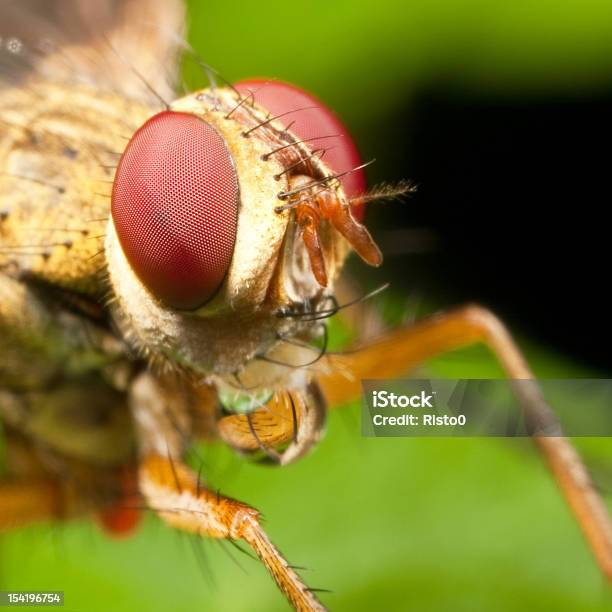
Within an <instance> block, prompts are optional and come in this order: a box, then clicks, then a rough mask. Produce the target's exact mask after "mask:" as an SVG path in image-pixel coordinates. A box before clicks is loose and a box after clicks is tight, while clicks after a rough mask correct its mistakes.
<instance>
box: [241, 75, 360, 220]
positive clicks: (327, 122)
mask: <svg viewBox="0 0 612 612" xmlns="http://www.w3.org/2000/svg"><path fill="white" fill-rule="evenodd" d="M236 89H238V91H239V92H240V93H241V94H242V95H247V94H248V93H249V92H250V91H251V92H253V95H254V97H255V102H257V104H259V105H261V106H263V107H264V108H266V109H267V110H268V111H270V112H271V113H272V114H273V115H280V114H282V113H286V112H287V111H292V110H297V109H305V110H299V111H298V112H295V113H290V114H288V115H286V116H285V117H282V119H281V121H283V122H284V123H285V125H289V124H290V123H292V122H294V123H293V125H292V126H291V131H292V132H293V133H294V134H296V135H297V136H298V137H299V138H300V139H302V140H305V139H310V138H314V137H316V136H330V135H338V136H339V138H321V139H320V140H317V139H315V140H312V141H309V142H308V143H307V144H308V146H309V148H310V149H311V150H313V151H314V150H316V149H327V151H326V153H325V157H324V158H323V161H324V162H325V163H326V164H327V165H328V166H329V167H330V168H331V170H333V171H334V172H336V173H341V172H346V171H347V170H351V169H352V168H356V167H357V166H360V165H361V163H362V162H361V158H360V156H359V152H358V151H357V147H356V146H355V143H354V142H353V139H352V138H351V136H350V134H349V132H348V130H347V129H346V127H344V125H343V124H342V123H341V122H340V120H339V119H338V117H336V115H334V113H333V112H332V111H331V110H330V109H329V108H327V106H325V105H324V104H323V103H322V102H321V101H320V100H317V98H315V97H314V96H313V95H311V94H309V93H307V92H305V91H303V90H302V89H299V88H297V87H295V86H293V85H290V84H289V83H283V82H279V81H266V80H265V79H249V80H247V81H240V82H239V83H238V84H237V85H236ZM313 106H314V107H315V108H306V107H313ZM340 180H341V181H342V185H343V187H344V190H345V191H346V194H347V196H348V197H349V198H353V197H357V196H360V195H362V194H363V193H364V192H365V190H366V180H365V172H364V171H363V170H357V171H356V172H351V173H350V174H347V175H346V176H343V177H342V178H341V179H340ZM363 212H364V211H363V206H355V207H353V214H354V215H355V217H356V218H357V219H358V220H359V221H361V219H362V218H363Z"/></svg>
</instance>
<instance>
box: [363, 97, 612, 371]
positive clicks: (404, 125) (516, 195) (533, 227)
mask: <svg viewBox="0 0 612 612" xmlns="http://www.w3.org/2000/svg"><path fill="white" fill-rule="evenodd" d="M611 109H612V89H611V90H609V91H608V92H605V93H602V94H598V95H597V96H592V95H589V96H588V97H586V96H585V97H542V96H541V95H540V96H538V97H537V98H533V99H528V98H527V99H526V98H525V97H521V98H520V99H517V100H508V99H507V98H505V99H496V98H491V97H490V98H487V97H477V96H474V95H467V94H466V95H461V94H457V93H453V92H449V91H447V90H445V89H444V88H441V87H439V88H430V89H429V90H427V91H424V92H422V93H420V94H419V95H418V96H417V98H416V100H411V101H410V104H409V106H408V105H407V108H406V110H405V113H400V115H399V116H400V117H402V116H403V117H405V116H409V117H410V121H409V122H407V121H403V120H401V119H399V120H398V118H397V115H396V116H395V117H391V116H389V117H386V118H385V121H384V122H382V123H380V124H379V125H378V130H377V135H378V137H379V138H380V140H379V141H378V143H375V142H368V141H366V142H364V143H363V144H364V145H365V147H364V148H366V147H367V150H375V156H376V157H377V161H378V162H379V163H377V164H375V165H374V166H373V167H372V169H371V172H370V178H371V180H372V181H373V182H377V181H382V180H387V179H390V178H391V179H394V180H399V179H401V178H406V177H409V178H411V179H412V180H414V181H415V182H416V183H417V184H418V191H417V193H416V194H415V195H414V196H412V197H410V198H409V200H407V201H406V202H405V203H403V204H393V203H391V204H385V205H380V206H379V205H377V204H373V205H372V206H377V210H376V211H370V213H369V215H368V223H369V224H370V225H371V227H372V228H373V230H374V232H375V233H376V234H377V236H379V237H380V241H381V243H382V244H381V246H382V249H383V252H386V253H387V259H386V270H387V272H390V273H391V274H392V281H393V284H394V286H395V287H396V288H397V287H400V286H403V287H405V288H406V289H407V290H409V291H412V290H415V289H416V290H418V291H421V292H422V293H423V294H424V295H426V296H427V295H431V294H434V295H436V296H443V298H444V301H445V302H446V301H450V302H464V301H478V302H481V303H483V304H486V305H488V306H490V307H491V308H493V309H494V310H495V311H496V312H497V313H498V314H500V315H501V316H502V317H503V318H504V319H506V320H507V321H509V322H510V323H511V324H512V326H513V327H515V328H518V329H519V330H520V331H521V332H524V333H526V334H528V335H529V336H530V337H532V338H535V339H538V340H539V341H541V342H543V343H546V344H548V345H550V346H552V347H553V348H555V349H558V350H559V351H562V352H564V353H566V354H570V355H572V356H574V358H576V357H577V358H578V359H581V360H582V361H584V362H585V363H587V364H589V365H592V366H595V367H598V368H602V369H607V370H610V369H612V353H611V351H610V345H611V343H612V322H611V321H610V320H609V314H610V312H611V310H612V309H611V304H612V300H611V298H610V294H609V292H608V278H609V274H610V272H609V252H610V248H609V244H610V226H609V221H608V206H609V201H610V195H609V192H610V172H609V164H610V159H609V157H610V152H609V143H610V142H611V141H610V136H611V135H612V133H611V129H610V111H611ZM381 140H382V141H383V142H386V143H388V146H386V147H384V148H382V149H381V147H380V141H381ZM383 171H384V175H383ZM417 228H421V229H423V228H424V229H426V230H428V231H426V232H421V231H420V230H419V229H417ZM415 229H417V231H415ZM430 234H431V235H430ZM393 253H395V254H393Z"/></svg>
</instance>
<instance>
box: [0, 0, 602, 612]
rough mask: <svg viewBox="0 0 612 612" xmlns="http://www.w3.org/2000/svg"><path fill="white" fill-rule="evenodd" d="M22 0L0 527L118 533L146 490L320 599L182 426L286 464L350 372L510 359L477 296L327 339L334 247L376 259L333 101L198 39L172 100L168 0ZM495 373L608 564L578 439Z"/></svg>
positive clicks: (8, 241)
mask: <svg viewBox="0 0 612 612" xmlns="http://www.w3.org/2000/svg"><path fill="white" fill-rule="evenodd" d="M38 10H39V12H38V13H37V15H38V17H37V18H36V19H33V18H32V12H30V10H28V8H27V7H24V4H23V3H21V4H19V5H17V3H14V4H13V3H9V4H8V5H7V6H3V8H2V11H3V13H5V14H4V15H3V17H4V19H3V21H2V23H3V28H4V29H3V31H2V33H1V35H2V45H3V53H2V64H1V67H0V70H1V75H2V76H1V78H2V89H1V90H0V129H1V130H2V132H1V133H2V137H1V139H0V164H1V168H2V170H1V173H0V198H1V199H0V418H1V420H2V423H3V429H4V436H5V440H6V442H5V443H6V447H7V448H6V454H7V466H8V470H9V473H8V476H7V478H6V480H5V481H4V482H1V483H0V529H9V528H13V527H18V526H20V525H24V524H28V523H32V522H36V521H40V520H66V519H70V518H72V517H80V516H84V515H92V516H95V517H96V518H97V520H98V521H99V522H100V523H101V524H102V525H103V526H105V528H106V529H108V530H109V531H111V532H121V531H126V530H129V529H130V527H131V526H133V525H134V524H135V522H136V521H137V520H138V516H139V510H140V507H141V506H146V507H147V508H149V509H150V510H151V511H153V512H155V513H156V514H158V515H159V516H160V517H161V519H162V520H163V521H164V522H166V523H167V524H168V525H170V526H171V527H173V528H175V529H178V530H183V531H188V532H192V533H196V534H198V535H201V536H202V537H210V538H221V539H227V540H231V541H234V540H242V541H244V542H246V543H247V544H248V545H249V546H250V547H251V548H252V549H253V551H254V552H255V554H256V555H257V556H258V557H259V559H260V560H261V561H262V562H263V563H264V564H265V566H266V567H267V569H268V570H269V572H270V574H271V576H272V578H273V579H274V581H275V582H276V584H277V585H278V587H279V588H280V590H281V591H282V592H283V594H284V595H285V596H286V598H287V599H288V601H289V602H290V603H291V605H293V606H294V607H295V608H296V609H298V610H322V609H324V607H323V604H322V603H321V602H320V601H319V598H318V596H317V594H316V592H315V590H314V589H310V588H308V587H307V586H306V584H305V583H304V581H303V580H302V578H301V577H300V575H299V574H298V571H297V570H296V569H295V568H294V567H293V566H291V565H290V564H289V563H288V562H287V560H285V558H284V557H283V556H282V554H281V553H280V552H279V550H278V549H277V548H276V547H275V546H274V544H273V543H272V542H271V541H270V539H269V538H268V536H267V534H266V532H265V531H264V529H263V527H262V525H261V522H260V520H259V513H258V512H257V511H256V510H255V509H254V508H252V507H250V506H248V505H247V504H245V503H242V502H239V501H236V500H234V499H231V498H229V497H226V496H224V495H222V494H221V493H220V492H219V491H216V490H214V489H209V488H208V487H207V484H206V480H205V476H206V474H202V473H200V474H198V473H197V472H195V471H193V470H192V469H191V468H189V467H188V465H187V464H186V463H185V461H184V457H185V454H186V452H187V450H188V448H189V447H190V445H191V444H192V443H193V441H195V440H209V439H219V438H220V439H222V440H223V441H224V442H225V443H227V444H228V445H229V446H230V447H232V448H233V449H235V450H237V451H238V452H240V453H242V454H244V455H253V456H256V457H260V458H263V459H265V460H266V461H267V462H270V463H275V464H278V465H286V464H289V463H291V462H293V461H296V460H298V459H300V458H301V457H303V456H304V455H305V454H306V453H307V452H308V451H309V450H310V449H311V448H312V447H313V446H314V445H315V444H316V443H317V442H318V441H319V439H320V437H321V434H322V432H323V428H324V424H325V415H326V411H327V409H328V407H333V406H336V405H341V404H343V403H345V402H346V401H347V400H349V399H351V398H354V397H357V396H358V395H359V393H360V380H361V379H362V378H384V377H392V376H398V375H400V374H402V373H403V372H407V371H409V370H410V369H411V368H413V367H415V366H416V365H418V364H419V363H421V362H423V361H425V360H426V359H428V358H429V357H431V356H433V355H435V354H437V353H440V352H443V351H447V350H451V349H453V348H456V347H459V346H463V345H466V344H470V343H474V342H483V343H485V344H486V345H487V346H488V347H489V348H490V349H491V350H492V351H493V353H494V354H495V355H496V356H497V358H498V359H499V361H500V363H501V364H502V366H503V367H504V369H505V371H506V373H507V374H508V376H509V377H510V378H513V379H527V380H531V379H533V376H532V374H531V371H530V370H529V368H528V366H527V364H526V363H525V360H524V359H523V358H522V356H521V353H520V352H519V350H518V348H517V347H516V345H515V344H514V342H513V340H512V338H511V337H510V335H509V334H508V332H507V331H506V329H505V328H504V326H503V325H502V324H501V323H500V322H499V320H498V319H497V318H496V317H495V316H494V315H492V314H491V313H490V312H488V311H486V310H484V309H482V308H479V307H476V306H468V307H464V308H460V309H457V310H453V311H449V312H445V313H440V314H439V315H436V316H433V317H430V318H428V319H426V320H423V321H421V322H419V323H416V324H413V325H411V326H409V327H404V328H401V329H398V330H394V331H392V332H389V333H387V334H386V335H384V336H383V337H381V338H380V339H379V340H378V341H376V342H374V343H372V344H371V345H369V346H365V347H361V348H360V349H359V350H352V351H350V352H347V353H344V354H342V353H334V354H331V353H326V351H325V344H326V342H325V341H326V333H327V332H326V326H325V322H326V319H327V318H328V317H329V316H331V315H333V314H335V313H337V312H338V311H339V310H341V308H342V306H343V305H342V304H339V302H338V300H337V298H335V294H334V287H335V284H336V281H337V279H338V277H339V275H340V272H341V269H342V266H343V263H344V260H345V258H346V257H347V256H348V255H349V253H350V252H351V251H355V252H356V253H357V255H358V256H360V257H361V258H362V259H363V260H364V261H365V262H366V263H368V264H370V265H372V266H379V265H380V264H381V263H382V254H381V252H380V250H379V249H378V247H377V246H376V243H375V242H374V240H373V238H372V237H371V235H370V234H369V232H368V230H367V229H366V227H365V226H364V225H363V223H362V221H363V209H364V206H365V205H366V203H367V201H369V200H372V199H376V198H377V197H379V196H388V195H389V192H388V191H384V192H383V193H381V194H377V193H376V192H372V193H368V192H367V191H366V185H365V175H364V171H363V167H364V164H363V162H362V160H361V159H360V157H359V154H358V152H357V149H356V147H355V145H354V144H353V141H352V139H351V136H350V134H349V133H348V131H347V130H346V128H345V127H344V126H343V125H342V123H341V122H340V121H339V119H337V118H336V116H335V115H334V114H333V113H332V112H331V111H330V110H329V109H328V108H327V107H326V106H325V105H324V104H323V103H322V102H320V101H319V100H318V99H316V98H315V97H313V96H312V95H311V94H309V93H307V92H305V91H303V90H301V89H299V88H298V87H295V86H293V85H289V84H286V83H283V82H280V81H275V80H266V79H255V80H249V81H242V82H239V83H235V84H229V83H226V82H225V81H224V80H223V79H221V78H220V77H219V76H218V75H217V74H216V73H215V72H214V71H212V70H211V69H210V68H209V67H208V66H207V65H205V64H204V63H203V62H201V61H200V60H199V59H198V58H197V57H195V58H194V61H196V62H198V63H200V64H201V66H202V68H203V70H204V71H205V72H206V73H207V74H208V75H209V76H210V78H211V86H210V87H209V88H207V89H204V90H200V91H196V92H193V93H190V94H187V95H185V96H183V97H175V94H174V83H175V81H176V80H177V75H178V57H179V54H180V53H185V54H191V51H190V50H189V48H188V47H187V46H186V45H184V44H183V43H182V42H181V40H182V39H181V33H182V28H183V26H182V20H183V8H182V6H181V4H180V2H175V1H170V2H168V1H167V2H159V1H157V0H146V1H144V2H134V1H127V2H123V3H119V2H115V3H113V2H109V3H99V5H98V6H96V7H95V8H94V7H91V6H86V5H85V4H84V3H82V2H78V1H76V0H75V1H74V2H70V0H67V1H65V2H52V3H48V4H47V5H46V6H45V7H44V8H43V7H42V6H38ZM141 14H146V15H147V16H148V17H147V20H146V22H143V20H142V19H141V18H140V17H139V15H141ZM62 16H66V19H65V21H64V22H62V21H61V18H62ZM67 16H70V19H68V17H67ZM60 22H61V23H62V27H61V31H60V29H59V26H58V23H60ZM101 66H103V67H104V69H102V70H101ZM160 67H162V68H163V69H160ZM401 190H402V188H401V187H400V189H399V191H401ZM315 340H316V341H319V343H320V344H322V347H323V348H320V347H317V346H315V345H314V344H313V341H315ZM516 394H517V399H518V402H519V403H520V406H521V407H522V410H523V411H524V413H525V415H526V416H527V418H528V421H529V422H530V423H531V426H532V431H533V433H534V440H535V442H536V444H537V446H538V448H539V449H540V451H541V452H542V454H543V456H544V457H545V459H546V461H547V462H548V464H549V466H550V469H551V471H552V473H553V475H554V477H555V479H556V480H557V482H558V484H559V486H560V489H561V491H562V493H563V494H564V495H565V497H566V499H567V501H568V503H569V505H570V507H571V508H572V510H573V511H574V513H575V515H576V518H577V520H578V521H579V523H580V524H581V526H582V528H583V531H584V533H585V536H586V538H587V540H588V541H589V543H590V545H591V547H592V549H593V551H594V553H595V556H596V558H597V560H598V562H599V564H600V565H601V567H602V570H603V571H604V573H605V574H606V575H607V576H612V556H611V554H612V549H611V547H612V530H611V529H610V525H609V521H608V516H607V512H606V510H605V507H604V505H603V503H602V502H601V500H600V498H599V496H598V494H597V492H596V491H595V489H594V488H593V487H592V486H591V484H590V480H589V477H588V474H587V473H586V470H585V469H584V467H583V465H582V463H581V460H580V458H579V457H578V455H577V453H576V452H575V451H574V449H573V447H572V446H571V444H570V443H569V441H568V440H567V439H566V438H564V437H563V436H561V435H556V436H548V435H547V436H544V435H537V434H538V432H541V428H542V427H544V426H546V427H550V426H551V424H553V425H554V424H555V420H554V417H553V414H552V412H551V411H550V409H549V408H548V407H547V406H546V404H545V403H544V400H543V399H542V397H541V395H540V393H539V391H538V388H537V385H536V384H535V382H534V383H533V384H522V385H520V386H516Z"/></svg>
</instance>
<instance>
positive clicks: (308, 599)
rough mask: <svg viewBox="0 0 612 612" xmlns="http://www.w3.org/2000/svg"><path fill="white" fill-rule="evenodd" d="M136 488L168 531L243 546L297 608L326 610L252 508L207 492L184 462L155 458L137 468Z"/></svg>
mask: <svg viewBox="0 0 612 612" xmlns="http://www.w3.org/2000/svg"><path fill="white" fill-rule="evenodd" d="M140 490H141V492H142V494H143V495H144V497H145V499H146V500H147V504H148V505H149V506H150V507H151V509H153V510H154V511H155V512H156V513H157V514H158V515H159V516H160V517H161V518H162V519H163V520H164V521H165V522H166V523H168V524H169V525H171V526H172V527H175V528H177V529H181V530H183V531H190V532H193V533H198V534H201V535H207V536H209V537H213V538H231V539H242V540H244V541H245V542H247V543H248V544H249V545H250V546H251V547H252V548H253V550H254V551H255V553H256V554H257V556H258V557H259V558H260V559H261V561H263V563H264V564H265V566H266V567H267V569H268V571H269V572H270V573H271V574H272V577H273V578H274V580H275V582H276V584H277V585H278V587H279V588H280V589H281V591H282V592H283V593H284V594H285V596H286V597H287V599H288V600H289V601H290V602H291V604H292V605H293V606H294V607H295V609H296V610H302V611H317V610H325V608H324V607H323V605H322V604H321V603H320V602H319V601H318V599H317V598H316V597H315V595H314V594H313V593H312V591H310V590H309V589H308V587H306V585H305V584H304V583H303V582H302V580H301V578H300V577H299V576H298V574H297V573H296V572H295V570H294V569H293V568H292V567H291V566H290V565H289V564H288V563H287V561H286V560H285V559H284V558H283V556H282V555H281V553H280V552H279V551H278V549H277V548H276V547H275V546H274V544H272V542H271V541H270V540H269V538H268V536H267V535H266V533H265V532H264V530H263V529H262V527H261V524H260V522H259V513H258V512H257V510H255V509H254V508H251V507H250V506H247V505H246V504H243V503H241V502H238V501H235V500H233V499H230V498H229V497H225V496H223V495H219V494H218V493H215V492H214V491H210V490H208V489H206V488H205V487H204V486H202V485H201V483H200V482H199V480H198V478H197V476H196V475H195V474H194V473H193V472H192V471H191V470H190V469H189V468H188V467H186V466H185V465H184V464H182V463H180V462H174V461H172V460H171V459H170V458H166V457H162V456H160V455H156V454H151V455H149V456H147V457H146V458H145V459H144V460H143V462H142V464H141V468H140Z"/></svg>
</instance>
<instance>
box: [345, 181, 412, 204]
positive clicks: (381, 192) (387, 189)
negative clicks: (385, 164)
mask: <svg viewBox="0 0 612 612" xmlns="http://www.w3.org/2000/svg"><path fill="white" fill-rule="evenodd" d="M416 192H417V185H415V184H414V183H412V182H411V181H404V180H402V181H399V182H398V183H396V184H395V185H392V184H388V183H382V184H381V185H377V186H375V187H374V188H373V189H371V190H370V191H368V192H367V193H364V194H363V195H359V196H355V197H353V198H350V200H349V202H351V203H354V204H365V203H367V202H375V201H376V200H400V199H402V198H403V197H405V196H409V195H412V194H413V193H416Z"/></svg>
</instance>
